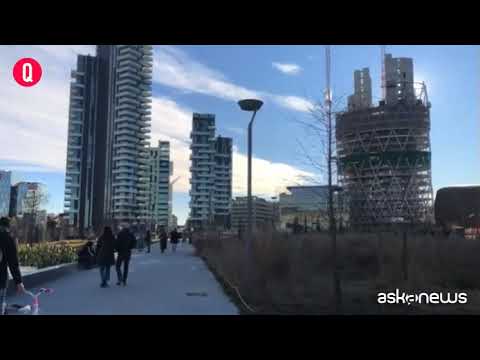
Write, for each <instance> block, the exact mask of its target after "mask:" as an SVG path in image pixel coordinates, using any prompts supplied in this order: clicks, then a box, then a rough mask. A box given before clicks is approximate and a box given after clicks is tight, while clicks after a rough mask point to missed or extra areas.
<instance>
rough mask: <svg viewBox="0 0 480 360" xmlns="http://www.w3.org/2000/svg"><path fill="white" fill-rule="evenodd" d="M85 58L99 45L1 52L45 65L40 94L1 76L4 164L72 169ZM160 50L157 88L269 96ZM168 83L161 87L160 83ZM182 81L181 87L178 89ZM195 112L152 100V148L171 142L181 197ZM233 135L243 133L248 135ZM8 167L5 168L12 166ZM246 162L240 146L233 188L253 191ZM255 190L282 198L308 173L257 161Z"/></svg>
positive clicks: (281, 99)
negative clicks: (77, 81)
mask: <svg viewBox="0 0 480 360" xmlns="http://www.w3.org/2000/svg"><path fill="white" fill-rule="evenodd" d="M77 53H84V54H87V53H90V54H93V53H94V48H93V47H92V46H67V47H62V46H1V47H0V68H3V69H11V68H12V67H13V65H14V64H15V62H16V61H17V60H18V59H19V58H21V57H27V56H28V57H33V58H35V59H37V60H38V61H39V62H40V64H41V65H42V67H43V76H42V80H41V81H40V83H39V84H38V85H36V86H34V87H32V88H23V87H20V86H18V85H17V84H16V83H15V82H14V80H13V79H12V77H11V73H10V71H4V72H0V113H1V116H0V130H1V131H0V144H1V150H0V161H2V164H4V165H5V164H7V165H8V167H9V170H14V171H15V170H18V171H21V170H25V169H30V170H32V169H35V170H36V171H55V172H60V173H63V172H64V171H65V157H66V147H67V127H68V98H69V86H70V71H71V69H73V68H74V66H75V63H76V56H75V55H76V54H77ZM160 53H161V54H162V55H161V56H160V57H159V56H158V54H159V52H158V50H157V51H156V58H155V62H156V65H155V72H154V76H155V79H156V81H157V82H162V83H164V84H167V85H170V86H173V87H176V88H179V89H181V90H186V91H195V92H199V93H205V94H210V95H214V96H217V97H221V98H224V99H227V100H236V99H238V98H242V97H253V96H255V97H261V96H262V93H261V92H255V91H252V90H249V89H246V88H242V87H240V86H237V85H235V84H233V83H230V82H228V80H226V79H225V77H224V76H223V75H222V74H220V73H218V72H215V71H213V70H211V69H209V68H207V67H205V66H204V65H202V64H199V63H196V62H193V63H192V62H191V61H189V60H188V58H187V59H185V54H184V53H182V52H180V51H179V50H178V49H175V48H172V47H165V48H164V50H162V51H160ZM160 78H161V79H162V81H159V79H160ZM177 81H178V83H177ZM263 97H264V98H266V97H267V98H270V99H271V100H272V101H274V102H276V103H278V104H279V105H282V106H284V107H286V108H290V109H294V110H299V111H303V110H304V108H305V107H306V104H307V103H308V102H307V101H306V100H304V99H302V98H298V97H295V96H281V95H272V94H268V93H263ZM191 121H192V110H190V109H188V108H185V107H183V106H181V105H179V104H178V103H176V102H175V101H173V100H172V99H169V98H165V97H154V98H153V101H152V140H151V141H152V145H156V144H157V142H158V140H160V139H162V140H169V141H170V142H171V153H172V160H173V161H174V176H175V177H176V176H180V180H179V181H178V182H177V183H176V184H175V186H174V191H176V192H182V193H187V192H188V191H189V189H190V183H189V177H190V170H189V168H190V149H189V142H190V139H189V135H190V129H191ZM230 131H233V132H235V131H237V132H238V133H240V131H241V129H235V128H232V129H230ZM4 165H2V166H4ZM246 169H247V166H246V156H245V155H244V154H241V153H240V152H238V150H237V149H236V148H235V151H234V155H233V172H234V178H233V188H234V192H235V193H236V194H243V193H246V188H245V185H246ZM253 171H254V179H253V180H254V190H255V192H256V193H259V194H272V195H273V194H276V193H277V192H278V190H279V189H281V188H282V187H284V186H285V185H286V184H292V183H293V184H294V183H298V182H299V181H298V177H299V176H302V175H304V172H302V171H300V170H299V169H296V168H295V167H292V166H290V165H287V164H283V163H274V162H270V161H268V160H265V159H259V158H254V161H253Z"/></svg>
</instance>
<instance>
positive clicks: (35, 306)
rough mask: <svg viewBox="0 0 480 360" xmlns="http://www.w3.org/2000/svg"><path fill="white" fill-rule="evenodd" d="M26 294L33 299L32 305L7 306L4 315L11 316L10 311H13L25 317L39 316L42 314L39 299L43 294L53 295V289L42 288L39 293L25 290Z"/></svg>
mask: <svg viewBox="0 0 480 360" xmlns="http://www.w3.org/2000/svg"><path fill="white" fill-rule="evenodd" d="M24 293H25V294H27V295H29V296H30V297H31V298H32V304H31V305H19V304H11V305H8V304H7V305H6V306H5V313H4V315H9V310H10V311H13V312H15V313H17V314H23V315H39V314H40V302H39V300H38V299H39V297H40V295H42V294H46V295H50V294H52V293H53V289H50V288H41V289H39V290H38V292H37V293H33V292H31V291H28V290H25V291H24Z"/></svg>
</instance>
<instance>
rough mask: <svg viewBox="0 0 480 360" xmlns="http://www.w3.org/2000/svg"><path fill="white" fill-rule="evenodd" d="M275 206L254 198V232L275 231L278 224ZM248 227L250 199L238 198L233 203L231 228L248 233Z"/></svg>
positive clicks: (245, 197)
mask: <svg viewBox="0 0 480 360" xmlns="http://www.w3.org/2000/svg"><path fill="white" fill-rule="evenodd" d="M275 215H276V211H275V204H274V203H272V202H270V201H267V200H265V199H262V198H260V197H257V196H252V224H253V229H254V230H257V231H258V230H267V229H274V228H275V227H276V224H277V222H278V219H277V218H276V216H275ZM247 226H248V197H247V196H242V197H236V198H235V199H234V200H233V201H232V218H231V228H232V230H234V231H238V230H243V231H246V230H247Z"/></svg>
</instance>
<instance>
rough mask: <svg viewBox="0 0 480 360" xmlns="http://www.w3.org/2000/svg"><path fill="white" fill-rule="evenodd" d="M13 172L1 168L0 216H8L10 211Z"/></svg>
mask: <svg viewBox="0 0 480 360" xmlns="http://www.w3.org/2000/svg"><path fill="white" fill-rule="evenodd" d="M11 186H12V173H11V172H10V171H1V170H0V217H3V216H8V213H9V211H10V192H11Z"/></svg>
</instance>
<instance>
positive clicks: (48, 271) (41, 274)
mask: <svg viewBox="0 0 480 360" xmlns="http://www.w3.org/2000/svg"><path fill="white" fill-rule="evenodd" d="M77 271H79V270H78V264H77V263H76V262H75V263H70V264H62V265H56V266H51V267H47V268H43V269H39V270H38V271H36V272H34V273H31V274H27V275H24V276H22V279H23V284H24V285H25V288H26V289H31V288H35V287H39V286H40V285H42V284H45V283H47V282H49V281H53V280H56V279H58V278H59V277H62V276H65V275H67V274H70V273H74V272H77ZM15 291H16V287H15V284H14V282H13V281H12V280H10V281H9V286H8V289H7V295H13V294H15Z"/></svg>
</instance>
